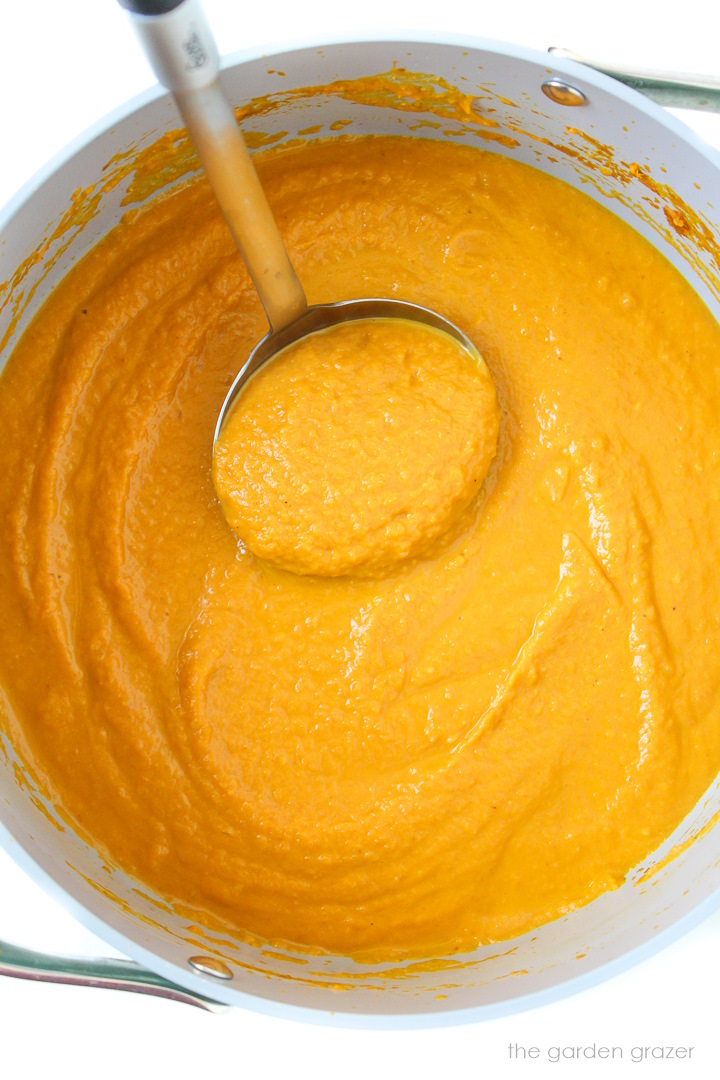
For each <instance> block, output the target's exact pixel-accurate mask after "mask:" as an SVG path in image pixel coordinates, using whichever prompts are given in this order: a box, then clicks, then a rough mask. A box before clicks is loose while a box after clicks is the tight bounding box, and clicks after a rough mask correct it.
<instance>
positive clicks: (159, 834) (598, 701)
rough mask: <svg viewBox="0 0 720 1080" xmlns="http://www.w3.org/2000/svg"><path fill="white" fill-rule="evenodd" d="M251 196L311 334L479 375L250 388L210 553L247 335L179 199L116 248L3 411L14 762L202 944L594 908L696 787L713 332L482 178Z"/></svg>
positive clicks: (709, 522) (579, 217)
mask: <svg viewBox="0 0 720 1080" xmlns="http://www.w3.org/2000/svg"><path fill="white" fill-rule="evenodd" d="M258 162H259V168H260V172H261V177H262V180H263V183H264V185H265V187H266V190H267V191H268V194H269V198H270V201H271V204H272V206H273V208H274V211H275V213H276V215H277V218H278V221H279V223H280V226H281V229H282V231H283V234H284V237H285V239H286V242H287V244H288V248H289V252H290V256H291V259H292V261H293V264H294V265H295V267H296V268H297V270H298V273H299V276H300V279H301V281H302V283H303V285H304V287H305V289H306V292H307V295H308V299H309V301H310V302H311V303H315V302H321V301H333V300H341V299H349V298H353V297H357V296H367V295H375V296H397V297H399V298H403V299H407V300H410V301H414V302H416V303H420V304H422V305H425V306H427V307H430V308H434V309H435V310H437V311H439V312H440V313H441V314H442V315H445V316H446V317H447V318H449V319H450V320H451V321H453V322H455V323H456V324H457V325H458V326H459V327H460V328H461V329H462V330H463V331H465V332H466V333H467V334H468V336H469V337H470V338H471V339H472V340H473V341H474V343H475V344H476V346H477V348H478V350H479V353H480V355H481V356H482V358H483V359H482V361H481V362H480V363H479V364H478V363H477V362H476V363H475V365H474V366H473V365H472V364H470V363H469V362H468V358H467V357H466V356H457V355H456V356H452V355H451V356H448V355H441V354H440V352H438V350H437V349H436V348H435V345H436V343H435V342H431V343H430V344H431V345H432V347H431V348H428V349H421V350H420V352H416V353H414V354H413V355H412V356H408V352H407V349H406V348H405V345H404V344H403V343H402V342H400V343H398V342H397V341H396V342H394V343H392V342H391V343H389V342H388V341H387V340H384V341H380V340H378V339H376V338H375V337H373V336H372V335H370V336H369V337H368V336H367V335H366V337H365V338H363V339H362V340H358V339H357V337H356V338H352V337H351V336H348V337H347V339H345V338H343V340H342V341H340V342H339V343H337V342H336V346H334V347H337V352H336V353H334V354H333V352H332V350H331V349H330V344H331V343H330V338H328V339H327V340H323V341H321V342H320V345H319V346H318V348H314V347H313V349H311V350H310V351H309V352H306V353H305V354H303V355H298V356H292V354H288V355H287V356H286V357H283V358H280V359H279V360H278V361H275V362H273V363H271V364H269V365H268V366H267V368H266V369H264V370H263V372H262V377H260V376H258V377H257V378H256V379H254V380H253V381H252V382H251V383H250V384H249V386H248V388H247V390H246V391H245V393H244V394H243V396H242V397H241V399H240V404H239V406H238V410H237V413H236V414H233V418H234V419H236V420H237V424H238V429H237V430H236V431H235V432H234V433H233V432H229V436H230V435H232V436H233V439H234V440H235V442H234V446H235V451H236V452H235V453H232V452H230V453H228V454H227V455H226V456H225V458H224V459H223V460H220V459H218V462H217V463H216V480H217V482H218V488H219V490H220V491H221V494H222V495H223V499H224V500H225V502H226V507H227V513H228V518H229V519H230V521H232V522H233V524H234V525H235V529H234V528H232V527H231V525H230V524H229V521H228V520H227V519H226V517H225V514H224V513H223V509H222V506H221V503H220V500H219V499H218V496H217V493H216V490H215V486H214V484H213V476H212V435H213V430H214V426H215V421H216V418H217V415H218V412H219V410H220V406H221V405H222V402H223V399H224V396H225V393H226V391H227V388H228V386H229V384H230V382H231V381H232V379H233V377H234V376H235V374H236V372H237V370H238V368H239V366H240V363H241V362H242V359H243V358H244V357H245V356H247V354H248V352H249V351H250V349H251V348H252V346H253V345H254V344H255V343H256V342H257V341H258V339H259V338H260V337H261V336H262V335H263V333H264V332H265V329H266V324H265V321H264V316H263V312H262V309H261V307H260V303H259V301H258V299H257V297H256V295H255V293H254V291H253V288H252V285H251V282H250V280H249V277H248V275H247V273H246V271H245V269H244V266H243V264H242V262H241V260H240V257H239V255H238V254H237V252H236V250H235V248H234V246H233V241H232V238H231V237H230V235H229V233H228V230H227V228H226V226H225V224H224V222H223V220H222V218H221V216H220V214H219V212H218V210H217V208H216V206H215V204H214V202H213V199H212V196H211V194H210V192H209V190H208V188H207V186H206V185H205V183H204V182H202V181H198V182H193V183H190V184H187V185H186V186H184V187H182V188H180V189H179V190H177V191H175V192H174V193H172V194H170V195H168V196H166V197H163V198H160V199H157V200H155V201H154V202H153V204H152V205H150V206H148V207H147V208H146V209H143V210H141V211H138V212H133V213H130V214H128V215H127V217H126V218H125V219H124V221H123V222H122V223H121V224H120V225H119V226H118V227H117V228H116V229H115V230H114V231H113V232H112V233H111V234H110V235H109V236H108V237H107V238H106V239H105V240H103V241H102V243H100V244H99V245H98V246H97V247H96V248H95V249H94V250H93V251H92V252H91V253H90V254H89V255H87V256H86V257H85V258H84V259H83V260H82V262H81V263H80V264H79V265H78V266H77V267H76V268H75V269H74V270H73V271H72V272H71V273H70V274H69V275H68V276H67V278H66V279H65V280H64V281H63V282H62V284H61V285H60V286H59V287H58V288H57V289H56V290H55V291H54V293H53V295H52V296H51V298H50V299H49V300H48V302H47V303H46V304H45V305H44V307H43V308H42V310H41V311H40V313H39V314H38V316H37V317H36V318H35V320H34V322H33V323H32V324H31V326H30V328H29V329H28V331H27V332H26V333H25V335H24V338H23V339H22V340H21V342H20V343H19V345H18V346H17V348H16V349H15V352H14V354H13V356H12V357H11V358H10V361H9V363H8V365H7V368H6V370H5V372H4V374H3V376H2V379H1V380H0V429H1V430H2V431H3V448H2V465H3V467H2V471H1V472H0V513H1V514H2V520H3V521H4V522H5V525H4V528H3V529H2V532H1V533H0V588H1V590H2V596H3V603H2V606H1V608H0V681H1V683H2V687H3V689H4V691H5V693H6V695H7V698H8V700H9V702H10V703H11V706H12V712H11V715H9V716H8V717H7V720H6V722H7V726H8V729H9V734H10V737H11V739H12V741H13V742H14V743H15V744H16V745H17V746H18V747H19V748H20V750H21V751H22V752H23V754H24V756H25V757H26V758H27V759H28V761H29V762H30V764H31V766H32V768H33V770H34V771H35V773H36V774H37V775H38V777H39V778H40V780H41V782H42V783H43V785H44V786H45V787H46V788H47V789H48V790H49V791H50V792H51V793H52V797H53V799H54V800H55V802H56V803H57V805H58V806H59V807H60V808H61V809H62V811H63V812H64V813H65V814H66V815H67V816H69V817H70V818H72V819H73V820H74V821H75V822H77V824H78V827H79V828H81V829H82V830H83V831H84V832H85V833H87V834H89V835H90V836H92V838H93V840H94V843H95V844H96V846H97V847H98V849H99V850H101V851H102V852H103V853H104V855H105V857H106V858H107V859H108V861H109V862H111V863H112V864H115V865H119V866H121V867H123V868H124V869H125V870H126V871H127V872H128V873H129V874H131V875H133V876H135V877H136V878H137V879H139V880H140V881H142V882H143V883H145V884H146V885H147V886H149V887H151V888H152V889H153V890H156V891H157V892H158V893H159V894H161V895H162V896H164V897H166V898H168V899H169V900H170V901H171V902H172V903H173V904H175V905H178V906H179V907H180V908H182V909H183V910H191V911H196V912H198V916H197V917H198V919H202V918H203V914H202V913H203V912H206V913H208V914H207V918H208V919H211V920H213V921H214V922H215V924H216V925H217V924H223V925H225V926H227V927H229V928H231V929H232V930H233V932H234V933H235V934H236V935H238V936H240V937H244V938H248V939H249V940H257V939H264V940H270V941H273V942H287V943H291V944H296V945H299V946H304V947H308V948H312V949H318V950H327V951H330V952H334V953H341V954H345V955H352V956H362V957H386V956H390V955H394V956H412V955H414V956H429V955H432V954H438V953H441V952H447V951H456V950H465V949H471V948H472V947H474V946H475V945H476V944H477V943H478V942H488V941H491V940H495V939H500V938H507V937H510V936H512V935H515V934H518V933H521V932H523V931H526V930H528V929H530V928H532V927H536V926H538V925H539V924H541V923H544V922H547V921H549V920H552V919H554V918H556V917H557V916H559V915H561V914H563V913H566V912H568V911H570V910H571V909H573V908H576V907H578V906H579V905H582V904H585V903H587V902H588V901H589V900H591V899H592V898H593V897H596V896H598V895H599V894H600V893H602V892H603V891H605V890H608V889H612V888H615V887H616V886H617V885H618V884H619V883H620V882H622V881H623V880H624V878H625V877H626V875H627V874H628V871H629V870H630V869H631V868H632V867H633V866H635V865H636V864H637V863H638V862H639V861H640V860H642V859H643V858H645V857H646V856H647V855H648V854H649V853H650V852H651V851H652V850H653V849H654V848H655V847H656V846H657V845H658V844H659V843H660V841H662V840H663V839H664V838H665V837H667V836H668V835H669V834H670V833H671V832H672V830H673V829H674V828H675V826H676V825H677V824H678V823H679V822H680V821H681V819H682V818H683V816H684V815H685V814H686V813H687V812H688V811H689V810H690V809H691V807H692V806H693V805H694V804H695V802H696V801H697V800H698V799H699V797H700V796H701V794H702V793H703V791H704V790H705V789H706V788H707V786H708V784H709V783H710V782H711V780H712V779H713V778H714V777H715V775H716V774H717V772H718V768H719V767H720V697H719V693H718V692H719V690H720V649H718V648H717V642H718V629H719V626H718V624H719V622H720V599H719V597H718V591H719V589H720V579H719V578H718V573H717V565H718V561H719V559H720V501H719V500H718V496H717V493H718V491H719V490H720V332H719V330H718V326H717V325H716V324H715V322H714V321H713V319H712V318H711V316H710V314H709V313H708V311H707V309H706V308H705V307H704V306H703V305H702V303H701V302H700V301H699V299H698V298H697V297H696V295H695V294H694V293H693V292H692V291H691V290H690V288H689V286H688V285H687V284H686V282H685V281H684V280H683V279H682V278H681V277H680V276H679V275H678V274H677V273H676V272H675V271H674V270H673V269H672V268H671V267H670V265H669V264H668V263H666V262H665V261H664V260H663V259H662V258H661V257H660V256H659V255H658V254H657V253H656V252H655V251H654V250H653V249H652V248H651V247H650V246H649V245H648V244H647V243H646V242H645V241H644V240H642V239H641V238H640V237H639V236H638V235H636V234H635V233H634V232H633V231H632V230H630V229H629V228H628V227H627V226H626V225H624V224H623V223H621V222H620V221H619V220H618V219H616V218H615V217H614V216H612V215H611V214H610V213H608V212H607V211H606V210H605V209H603V208H601V207H600V206H598V205H597V204H595V203H594V202H592V201H591V200H590V199H589V198H587V197H586V196H584V195H583V194H581V193H579V192H577V191H575V190H573V189H571V188H570V187H567V186H565V185H563V184H562V183H560V182H558V181H556V180H553V179H552V178H550V177H548V176H546V175H543V174H541V173H539V172H537V171H534V170H532V169H530V168H528V167H525V166H523V165H521V164H519V163H517V162H514V161H512V160H509V159H507V158H503V157H499V156H495V155H492V154H487V153H483V152H481V151H479V150H475V149H471V148H468V147H463V146H459V145H444V144H440V143H438V142H429V141H428V142H425V141H422V140H417V139H390V138H374V139H355V140H353V139H347V140H339V141H335V142H332V141H328V142H324V143H315V144H313V145H307V146H305V147H300V148H294V149H289V148H288V149H287V150H278V151H272V152H267V153H264V154H263V155H262V156H260V157H259V158H258ZM316 344H317V342H316ZM246 395H247V396H246ZM385 417H387V418H388V419H387V421H386V419H385ZM232 441H233V440H232V439H230V438H229V443H232ZM231 450H232V446H231ZM233 507H234V509H233ZM233 513H236V514H237V517H236V518H233ZM236 529H237V531H236Z"/></svg>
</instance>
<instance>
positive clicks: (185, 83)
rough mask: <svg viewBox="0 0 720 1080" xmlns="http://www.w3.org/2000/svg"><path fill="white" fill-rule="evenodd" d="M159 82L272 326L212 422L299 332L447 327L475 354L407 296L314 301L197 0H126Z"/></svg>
mask: <svg viewBox="0 0 720 1080" xmlns="http://www.w3.org/2000/svg"><path fill="white" fill-rule="evenodd" d="M120 4H121V5H122V7H124V8H126V9H127V10H128V11H129V12H130V14H131V17H132V22H133V25H134V27H135V30H136V32H137V34H138V36H139V38H140V41H141V43H142V45H143V48H144V50H145V53H146V55H147V57H148V59H149V61H150V64H151V65H152V68H153V70H154V72H155V74H156V76H157V78H158V80H159V81H160V82H161V83H162V84H163V86H166V87H167V88H168V89H169V90H170V91H171V92H172V94H173V97H174V98H175V101H176V103H177V106H178V109H179V111H180V115H181V116H182V118H183V120H184V122H185V125H186V127H187V130H188V133H189V135H190V138H191V139H192V141H193V144H194V145H195V148H196V150H197V153H198V157H199V158H200V162H201V163H202V165H203V168H204V169H205V173H206V174H207V177H208V180H209V181H210V185H211V187H212V189H213V192H214V194H215V197H216V198H217V201H218V203H219V204H220V208H221V210H222V212H223V214H224V215H225V219H226V221H227V223H228V225H229V226H230V230H231V232H232V234H233V236H234V237H235V241H236V243H237V245H238V248H239V249H240V253H241V255H242V257H243V259H244V260H245V264H246V266H247V268H248V270H249V272H250V276H251V277H252V280H253V283H254V285H255V288H256V289H257V292H258V295H259V297H260V300H261V301H262V305H263V307H264V308H265V313H266V315H267V318H268V322H269V324H270V330H269V332H268V333H267V334H266V336H265V337H264V338H263V339H262V340H261V341H260V342H258V344H257V345H256V346H255V348H254V349H253V350H252V352H251V353H250V355H249V357H248V358H247V359H246V360H245V362H244V363H243V364H242V366H241V367H240V369H239V371H238V374H237V376H236V378H235V380H234V381H233V383H232V385H231V387H230V389H229V391H228V393H227V396H226V398H225V401H224V403H223V406H222V409H221V410H220V415H219V417H218V422H217V426H216V428H215V438H214V441H213V445H214V442H215V441H216V440H217V438H218V435H219V433H220V429H221V427H222V424H223V421H224V419H225V417H226V416H227V414H228V412H229V410H230V408H231V407H232V405H233V403H234V401H235V399H236V397H237V396H238V394H239V393H240V391H241V390H242V388H243V386H244V385H245V383H246V382H247V381H248V379H249V378H250V377H251V375H253V374H254V373H255V372H256V371H257V369H258V368H259V367H260V366H261V365H262V364H265V363H266V362H267V361H268V360H270V359H271V357H273V356H275V355H276V354H277V353H278V352H279V351H280V350H282V349H285V348H287V347H288V346H289V345H292V344H293V343H294V342H296V341H298V340H299V339H300V338H302V337H305V336H306V335H308V334H312V333H316V332H317V331H320V330H326V329H329V328H330V327H332V326H335V325H337V324H338V323H342V322H348V321H351V320H354V319H378V318H385V319H387V318H393V319H405V320H411V321H413V322H416V323H421V324H424V325H425V326H430V327H433V328H434V329H436V330H441V331H444V332H445V333H447V334H449V335H450V336H451V337H453V338H454V339H455V340H456V341H458V342H459V343H460V344H461V345H462V346H463V347H464V348H465V349H467V350H468V352H470V353H471V354H472V355H473V356H477V350H476V349H475V346H474V345H473V344H472V342H471V341H470V340H469V338H467V337H466V336H465V334H463V333H462V331H461V330H459V329H458V327H456V326H455V325H454V324H453V323H451V322H450V321H449V320H447V319H445V318H443V317H442V316H441V315H439V314H437V312H434V311H431V310H429V309H428V308H423V307H420V306H419V305H417V304H411V303H408V302H406V301H403V300H390V299H381V298H377V297H369V298H364V299H358V300H344V301H340V302H338V303H334V304H315V305H313V306H312V307H309V306H308V303H307V300H306V298H305V293H304V292H303V288H302V285H301V284H300V282H299V280H298V278H297V275H296V273H295V271H294V270H293V267H292V264H291V262H290V259H289V257H288V253H287V251H286V250H285V245H284V243H283V240H282V237H281V235H280V232H279V230H278V227H277V224H276V222H275V219H274V217H273V214H272V210H271V209H270V206H269V204H268V201H267V199H266V197H265V192H264V191H263V189H262V185H261V184H260V180H259V178H258V175H257V173H256V172H255V167H254V165H253V163H252V160H251V158H250V154H249V153H248V150H247V147H246V146H245V141H244V139H243V137H242V134H241V132H240V129H239V127H238V125H237V122H236V120H235V115H234V113H233V110H232V107H231V105H230V103H229V101H228V99H227V97H226V96H225V93H224V91H223V89H222V87H221V85H220V82H219V79H218V74H219V70H220V57H219V53H218V50H217V46H216V44H215V40H214V38H213V35H212V32H211V30H210V27H209V25H208V22H207V19H206V18H205V16H204V13H203V11H202V8H201V6H200V4H199V2H198V0H120Z"/></svg>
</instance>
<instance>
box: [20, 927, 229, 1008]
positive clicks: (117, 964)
mask: <svg viewBox="0 0 720 1080" xmlns="http://www.w3.org/2000/svg"><path fill="white" fill-rule="evenodd" d="M0 975H9V976H11V977H12V978H15V979H30V980H32V981H34V982H49V983H67V984H69V985H72V986H93V987H96V988H98V989H105V990H129V991H132V992H134V993H136V994H149V995H150V996H152V997H162V998H169V999H170V1000H171V1001H182V1002H185V1004H187V1005H196V1006H197V1007H198V1008H200V1009H205V1010H206V1011H207V1012H224V1011H225V1010H226V1009H227V1008H229V1006H227V1005H222V1004H221V1003H220V1002H218V1001H211V1000H210V998H206V997H203V996H202V995H201V994H196V993H194V992H193V991H192V990H186V989H185V988H184V987H182V986H177V985H176V984H175V983H172V982H169V981H168V980H167V979H163V978H162V976H161V975H156V974H155V973H154V972H152V971H148V970H147V969H146V968H144V967H141V966H140V964H136V963H135V961H134V960H109V959H93V958H87V959H86V958H85V957H82V958H77V959H76V958H72V957H65V956H50V955H46V954H45V953H38V952H32V951H31V950H30V949H23V948H21V947H20V946H18V945H11V944H9V942H7V941H0Z"/></svg>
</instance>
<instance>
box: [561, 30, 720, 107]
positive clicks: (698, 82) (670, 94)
mask: <svg viewBox="0 0 720 1080" xmlns="http://www.w3.org/2000/svg"><path fill="white" fill-rule="evenodd" d="M548 52H549V53H552V55H553V56H559V57H561V58H562V59H563V60H574V61H575V62H576V63H577V64H582V65H583V66H584V67H589V68H592V69H593V71H599V72H601V73H602V74H603V75H609V76H610V78H611V79H615V80H616V81H617V82H621V83H624V85H625V86H629V87H631V88H632V89H633V90H637V91H639V93H641V94H644V95H645V97H647V98H650V100H651V101H656V102H657V103H658V105H664V106H666V107H667V108H670V109H698V110H700V111H702V112H720V79H717V78H715V77H714V76H712V75H680V74H674V73H671V72H666V71H643V70H642V69H640V68H636V69H633V68H620V67H615V66H614V65H611V64H601V63H596V62H595V61H594V60H587V59H586V58H585V57H584V56H579V55H578V54H577V53H574V52H571V51H570V50H569V49H559V48H556V47H555V46H553V47H552V48H550V49H548Z"/></svg>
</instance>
